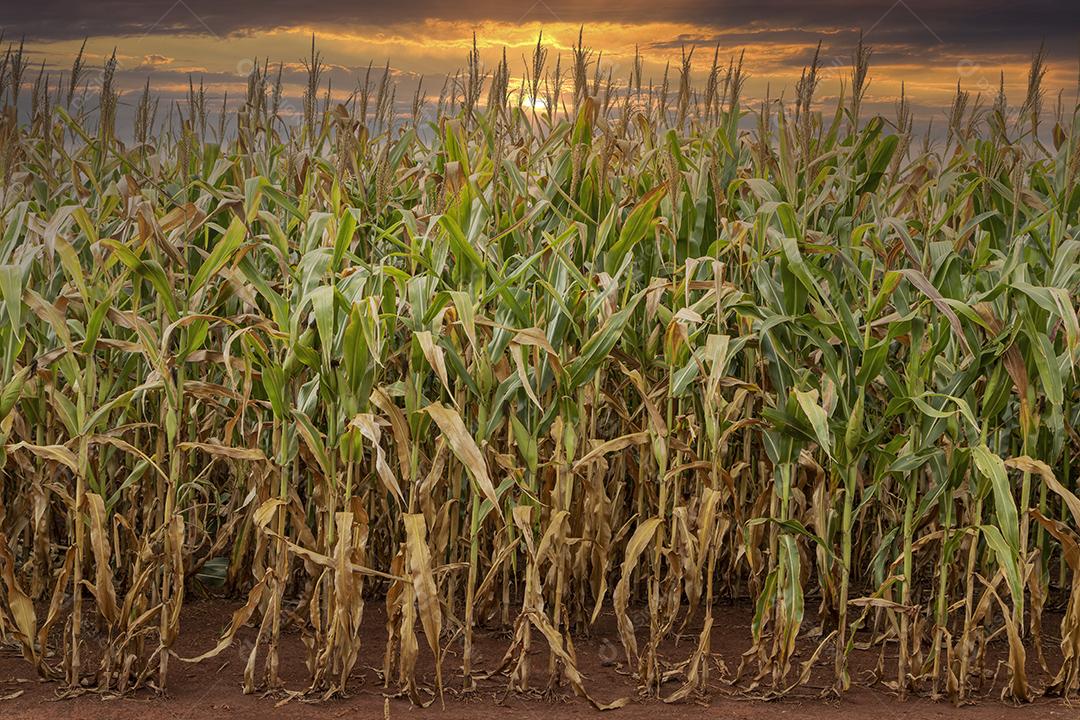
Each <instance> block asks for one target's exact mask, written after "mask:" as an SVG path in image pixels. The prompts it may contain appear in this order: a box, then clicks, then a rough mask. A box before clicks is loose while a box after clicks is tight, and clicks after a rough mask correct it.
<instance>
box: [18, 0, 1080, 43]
mask: <svg viewBox="0 0 1080 720" xmlns="http://www.w3.org/2000/svg"><path fill="white" fill-rule="evenodd" d="M428 18H437V19H442V20H460V21H465V22H479V21H482V20H495V21H503V22H511V23H526V22H528V23H554V22H568V23H579V22H580V23H585V24H586V25H587V24H588V23H590V22H600V21H615V22H625V23H640V22H678V23H687V24H692V25H696V26H699V27H701V28H702V33H701V36H700V37H696V38H689V40H691V41H692V42H700V43H701V44H713V43H715V42H716V41H719V42H720V43H721V44H722V45H723V46H724V47H735V46H738V45H740V44H750V43H771V42H775V43H803V42H808V41H810V42H812V41H814V40H816V39H817V38H818V37H821V36H823V35H824V36H825V37H826V38H827V39H828V37H829V36H828V33H830V32H834V31H836V30H837V29H840V30H842V31H844V32H842V33H841V34H839V35H835V36H834V37H833V39H834V40H847V41H850V39H851V38H852V37H853V36H854V32H853V30H855V29H857V28H862V29H864V30H865V31H866V32H867V33H868V35H869V40H870V41H871V42H872V43H873V44H875V45H878V46H896V47H901V48H906V49H910V50H911V51H912V52H922V51H923V50H928V51H931V52H942V51H943V50H942V46H945V47H947V48H948V52H949V53H950V54H951V55H962V54H964V53H979V54H990V55H993V54H995V53H1000V54H1002V55H1011V54H1015V53H1018V52H1022V53H1028V52H1030V51H1031V50H1032V49H1034V48H1035V47H1037V46H1038V44H1039V43H1040V42H1041V41H1043V40H1045V41H1046V43H1047V47H1048V49H1049V51H1050V52H1051V53H1052V54H1054V55H1061V56H1075V53H1076V50H1077V47H1078V41H1080V2H1078V1H1077V0H1034V1H1028V2H1021V1H1019V0H1011V1H1005V0H989V1H988V2H979V1H978V0H964V1H962V2H956V1H953V2H947V1H940V2H933V1H932V0H899V1H897V0H870V1H869V2H856V1H855V0H847V1H846V2H841V1H839V0H825V1H824V2H797V1H795V0H752V1H750V0H712V1H709V0H676V1H668V2H664V1H662V0H626V1H625V2H619V3H601V2H595V1H594V2H584V1H582V0H520V1H513V0H510V1H507V0H471V1H470V0H466V1H465V2H461V1H458V2H448V1H447V0H393V1H392V2H391V1H383V2H358V1H357V0H317V1H316V2H308V3H303V2H297V1H296V0H260V1H254V0H237V1H233V2H229V1H227V0H160V1H146V2H139V1H138V0H95V1H94V2H86V1H85V0H38V1H37V2H13V1H12V0H4V2H3V3H2V6H0V25H2V26H4V28H5V30H6V33H7V36H8V38H11V37H13V36H19V35H23V34H25V35H26V36H27V38H29V39H38V40H42V39H54V38H80V37H84V36H90V37H93V36H100V35H135V36H141V35H147V34H175V33H197V34H211V35H217V36H222V37H226V36H228V35H230V34H233V33H244V32H249V31H257V30H267V29H272V28H277V27H289V26H295V25H298V24H304V25H311V26H314V27H327V28H331V27H332V28H335V29H342V28H347V27H350V26H351V27H356V28H361V27H369V28H370V27H373V26H374V27H378V26H384V25H389V24H395V23H405V22H413V21H418V20H424V19H428ZM586 31H587V28H586ZM710 33H711V34H710ZM687 39H688V38H661V39H658V46H663V45H677V44H681V43H682V42H685V41H686V40H687Z"/></svg>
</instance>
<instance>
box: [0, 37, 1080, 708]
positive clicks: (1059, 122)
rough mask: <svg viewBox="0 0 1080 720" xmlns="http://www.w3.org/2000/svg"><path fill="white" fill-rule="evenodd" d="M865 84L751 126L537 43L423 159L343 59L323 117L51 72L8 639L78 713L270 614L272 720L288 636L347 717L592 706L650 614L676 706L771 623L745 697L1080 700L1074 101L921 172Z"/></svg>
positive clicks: (309, 101)
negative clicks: (864, 658) (470, 694)
mask: <svg viewBox="0 0 1080 720" xmlns="http://www.w3.org/2000/svg"><path fill="white" fill-rule="evenodd" d="M868 59H869V53H868V52H867V51H865V50H863V49H860V50H859V51H857V52H856V54H855V58H854V63H853V65H854V67H853V70H852V73H851V76H850V77H849V78H848V79H847V81H846V82H845V85H846V88H845V93H844V96H843V97H841V99H840V101H839V103H838V104H836V106H835V112H834V111H833V110H832V109H830V110H828V111H824V112H823V111H822V109H821V105H820V104H819V103H818V102H817V101H816V100H815V92H816V90H817V85H818V82H819V79H820V73H819V70H818V68H817V67H816V64H815V65H812V66H811V67H809V68H807V70H806V71H805V72H804V74H803V76H802V79H801V80H800V81H799V83H798V85H797V87H796V89H795V92H794V93H792V94H791V95H790V97H789V98H788V99H787V100H785V101H778V100H775V99H774V100H769V99H766V100H764V101H761V100H755V101H753V102H747V101H744V99H743V98H742V97H741V93H742V89H743V82H744V79H745V75H744V73H743V71H742V69H741V65H740V62H739V61H738V60H737V59H735V60H733V61H731V62H730V63H724V62H723V61H720V62H717V61H716V60H714V61H713V63H712V67H711V70H709V69H708V68H697V69H695V68H694V59H693V57H692V56H690V55H687V56H686V57H685V60H684V62H683V64H682V65H681V67H675V68H674V69H672V71H671V73H670V77H669V76H667V75H665V77H664V78H663V82H662V84H660V83H656V84H649V83H648V82H642V76H641V70H640V68H641V65H640V63H635V64H634V69H633V70H632V72H631V73H630V76H629V78H628V79H621V80H620V79H619V78H613V77H612V75H611V74H610V73H609V72H608V71H607V70H606V69H605V68H604V67H603V66H601V64H600V63H599V62H598V58H597V57H596V55H595V54H593V53H592V52H590V51H589V50H588V49H586V48H584V47H578V48H576V49H575V51H574V53H573V55H572V57H571V58H570V60H569V61H563V60H561V59H560V60H555V59H553V58H550V57H548V54H547V50H546V49H545V47H544V46H543V44H542V43H541V44H538V45H537V48H536V51H535V52H534V53H533V55H532V57H531V58H529V59H528V60H527V61H526V68H525V73H524V77H523V78H522V79H521V80H520V82H519V80H518V79H517V77H518V75H517V71H516V70H512V69H511V68H510V67H509V66H508V65H507V64H506V61H505V60H504V61H503V63H502V64H500V65H499V66H498V67H496V68H495V69H494V70H491V71H485V70H484V69H482V68H481V66H480V62H479V57H478V56H477V55H475V54H474V55H471V56H470V58H469V65H468V67H467V68H466V69H464V70H463V71H461V72H460V73H458V74H456V75H454V76H452V77H450V78H448V79H447V82H446V84H445V85H444V86H443V90H442V92H441V94H440V95H439V97H438V100H437V102H436V101H435V100H434V99H433V98H427V97H425V96H424V95H423V94H422V93H417V95H416V97H415V99H414V100H413V102H412V110H411V112H405V111H402V107H403V105H404V103H403V102H402V100H401V99H399V98H396V97H395V95H396V91H395V86H394V83H393V80H392V76H391V74H390V73H385V74H383V73H380V72H378V71H377V70H376V71H375V72H369V73H368V75H367V77H366V78H361V82H360V84H359V86H358V90H357V91H356V92H354V93H353V94H352V95H351V96H349V97H348V98H345V99H343V98H342V97H341V96H340V95H339V94H335V95H331V94H330V93H329V91H328V89H327V88H326V87H325V84H324V83H323V81H322V79H321V73H322V69H323V65H322V60H321V58H320V57H319V56H318V54H317V53H314V52H313V54H312V56H311V58H309V60H308V62H307V66H308V71H309V84H308V87H307V90H306V92H305V95H304V98H303V103H302V107H301V109H300V110H299V111H298V112H297V113H296V114H295V115H286V114H285V113H284V112H283V110H282V108H283V106H284V103H283V100H282V98H283V97H284V96H285V94H286V93H285V92H284V91H283V89H282V86H281V84H280V77H281V76H280V74H278V73H277V71H276V69H275V68H274V67H273V66H272V65H268V64H259V63H256V65H255V69H254V71H253V72H252V74H251V77H250V78H249V82H248V92H247V97H246V98H245V99H243V101H242V103H240V104H239V106H237V103H235V102H233V103H230V104H229V105H228V106H223V107H221V108H218V107H212V105H213V103H212V102H211V101H209V100H208V97H207V93H206V92H205V90H203V89H201V88H199V87H198V86H197V85H193V86H192V90H191V93H190V96H189V98H188V99H187V101H186V102H180V103H176V104H173V105H171V106H170V107H168V108H166V107H165V106H163V105H160V103H158V102H157V101H156V100H155V99H154V95H153V92H152V90H151V89H150V88H149V86H148V88H147V91H146V92H145V93H144V94H143V95H142V96H141V97H140V96H138V95H137V94H130V95H124V96H122V97H121V96H120V95H119V93H118V91H117V90H116V89H115V83H114V82H113V76H114V70H115V62H114V61H110V63H107V64H106V66H105V69H104V72H102V73H99V74H96V75H94V77H95V78H96V80H95V82H94V85H93V86H92V87H87V84H86V77H87V75H86V73H87V63H86V62H84V61H83V59H82V58H81V57H80V60H79V61H77V62H76V65H75V67H74V68H73V70H72V71H71V72H70V73H64V74H63V75H61V76H59V77H55V76H54V77H49V76H48V75H47V74H43V75H41V76H39V77H37V78H36V80H35V79H34V77H33V76H34V72H35V71H34V70H33V69H30V70H29V71H28V68H27V60H26V59H25V55H24V54H23V53H22V52H21V50H19V49H17V48H12V49H10V50H9V51H8V53H7V55H6V58H5V59H4V61H3V66H2V72H0V78H2V80H0V98H2V100H3V104H4V108H5V109H4V111H3V115H2V118H0V173H2V174H3V178H4V180H3V183H2V190H0V296H2V300H3V307H2V316H3V321H2V322H0V353H2V361H0V388H2V389H0V439H2V448H3V452H2V454H0V468H2V498H0V503H2V504H0V508H2V516H0V531H2V535H0V580H2V583H0V631H2V635H3V638H4V639H6V641H7V642H8V643H11V644H13V645H15V646H17V647H19V648H21V652H22V654H23V655H24V656H25V658H26V661H27V662H28V663H30V664H32V666H33V667H34V668H35V669H36V671H37V672H38V673H40V674H41V675H42V676H44V677H47V678H53V679H55V680H57V681H58V683H59V684H60V686H61V687H64V688H67V689H68V691H69V692H85V691H87V690H97V691H101V692H107V693H116V692H126V691H130V690H133V689H135V688H138V687H142V686H146V685H148V684H152V685H153V686H154V687H157V688H167V687H168V682H169V676H170V673H174V672H175V671H176V670H175V667H176V664H177V663H179V662H190V661H193V660H198V659H200V658H191V657H180V656H179V654H178V653H177V652H176V651H175V649H174V648H175V645H176V641H177V638H178V637H179V636H180V635H181V633H183V631H184V628H183V627H182V624H181V618H182V617H183V615H184V614H183V608H184V606H185V604H186V603H191V602H194V600H193V597H195V592H194V591H195V590H198V591H199V593H198V594H199V595H204V594H205V592H213V593H225V594H227V595H229V596H231V597H234V598H236V599H237V600H238V601H239V602H238V608H239V609H238V610H237V612H236V614H235V615H234V616H233V618H232V619H231V621H230V622H229V623H228V627H226V628H225V630H224V632H223V634H222V639H221V643H220V644H219V645H218V646H217V647H216V648H205V650H206V653H205V654H204V655H203V656H202V658H201V659H207V658H210V657H212V656H214V655H216V654H219V653H221V652H223V651H224V650H225V649H226V648H227V647H229V646H230V644H231V643H232V642H233V641H234V639H235V638H236V636H237V634H238V633H241V632H242V633H248V634H253V636H254V637H256V638H257V639H256V640H255V641H254V642H253V643H251V644H250V647H249V650H250V660H249V661H248V664H247V667H246V671H245V689H246V690H248V691H253V690H256V689H264V690H265V689H269V690H274V689H276V688H279V687H280V686H281V680H280V674H279V655H280V641H281V637H282V634H283V632H284V631H285V630H286V626H289V627H295V628H297V629H298V631H299V632H300V633H302V635H303V637H304V639H305V643H306V647H307V648H308V657H307V665H308V669H309V670H310V681H309V689H310V691H311V692H312V693H314V694H316V695H320V696H328V695H334V694H338V693H343V692H346V691H347V681H348V679H349V676H350V673H351V672H352V671H353V670H354V669H357V668H358V667H360V666H361V665H363V666H375V667H380V668H382V676H381V677H382V678H383V681H384V682H385V684H386V685H387V686H388V687H390V688H392V689H394V690H400V691H402V692H405V693H407V694H408V695H409V696H410V697H411V698H412V699H413V700H414V701H415V702H417V703H424V702H428V701H429V699H430V698H432V697H436V696H437V695H438V694H439V693H441V692H442V691H443V689H444V688H450V687H454V688H461V687H463V686H464V687H468V686H469V685H470V684H471V683H472V682H473V681H474V679H476V678H478V677H481V676H484V677H502V678H503V681H504V682H505V683H506V684H507V685H508V686H509V688H510V689H512V690H523V689H526V688H529V687H540V688H543V687H549V688H558V687H563V688H565V689H566V690H567V691H573V692H575V693H577V694H579V695H582V696H586V697H587V696H588V693H589V681H588V679H587V678H585V677H583V676H582V674H581V673H580V672H579V671H578V663H577V655H576V653H575V649H574V639H575V638H580V637H582V636H583V635H586V634H588V633H589V632H590V628H593V627H594V626H595V622H596V621H597V618H598V617H600V616H602V615H605V614H607V613H611V612H614V614H615V615H616V617H617V628H618V636H619V637H618V639H619V641H621V645H622V647H621V649H620V652H621V653H623V655H622V656H621V657H620V658H619V663H620V665H621V667H622V669H623V670H624V671H625V672H627V673H628V674H629V676H630V677H631V678H632V682H633V683H634V684H636V686H637V690H638V693H639V694H641V695H647V696H659V697H662V698H665V699H668V700H680V699H693V698H697V697H700V696H701V695H702V694H703V693H705V692H706V691H707V689H708V688H709V687H710V683H715V681H716V680H718V679H720V678H719V673H720V672H721V665H720V664H719V663H717V662H716V659H715V658H714V655H713V653H712V651H711V646H710V641H711V638H712V634H713V632H714V630H715V629H716V627H717V625H718V624H721V622H722V619H723V616H724V614H725V612H726V611H727V610H726V609H725V608H726V606H725V603H727V602H729V601H732V600H736V601H749V602H752V603H753V606H754V616H753V625H752V628H751V633H750V635H749V636H748V637H746V638H745V643H746V647H747V648H748V650H747V652H746V654H745V655H744V656H743V657H742V659H741V662H740V661H739V658H730V657H729V658H726V661H727V662H726V667H727V668H728V670H729V674H728V675H726V676H725V677H724V678H723V679H725V680H728V681H732V680H734V678H733V677H732V676H734V675H735V674H736V673H738V674H739V677H740V678H741V680H739V683H741V686H742V687H747V686H749V685H754V686H756V687H758V688H761V689H765V690H768V691H771V692H776V693H783V692H785V691H787V690H790V689H791V688H795V687H798V686H799V685H800V683H805V682H806V680H807V677H808V675H807V674H806V673H807V670H808V668H810V666H811V665H812V664H814V663H817V664H818V665H820V664H821V663H825V664H827V666H828V667H829V674H830V676H831V677H832V681H831V682H832V683H833V685H834V689H835V690H836V691H837V692H843V691H844V690H845V689H847V688H848V687H849V686H850V684H851V682H852V673H850V672H849V659H850V657H851V654H852V652H853V651H855V649H856V648H862V649H866V648H869V649H871V650H873V651H875V652H879V653H880V656H881V660H880V663H879V668H880V676H879V679H880V680H881V681H882V682H884V683H887V684H888V685H889V686H891V687H893V688H895V689H896V690H897V691H898V692H899V693H901V694H904V693H908V692H919V693H926V694H932V695H934V696H939V697H947V698H952V699H953V700H956V701H960V700H963V699H964V698H966V697H969V696H970V695H971V693H972V692H973V688H974V687H976V686H982V685H983V683H984V681H985V679H986V677H988V676H989V675H992V674H993V673H995V672H998V673H999V680H1003V682H999V687H1002V688H1003V695H1004V696H1005V697H1007V698H1011V699H1015V700H1027V699H1031V698H1033V697H1034V696H1036V695H1037V694H1040V693H1047V694H1068V693H1070V692H1075V691H1076V690H1077V689H1080V535H1078V534H1077V532H1078V523H1080V499H1078V498H1077V496H1076V495H1075V494H1074V490H1075V488H1076V479H1075V478H1076V471H1075V470H1074V469H1073V468H1072V457H1073V453H1074V452H1075V451H1076V449H1077V447H1078V444H1080V437H1078V436H1077V434H1076V432H1075V426H1076V424H1077V410H1078V405H1080V403H1078V400H1080V397H1078V393H1077V388H1078V385H1077V383H1076V382H1075V377H1076V364H1077V361H1078V360H1080V325H1078V321H1077V311H1076V302H1077V301H1076V295H1077V291H1078V288H1080V242H1078V239H1080V238H1078V237H1077V234H1078V232H1080V215H1078V206H1080V190H1078V188H1077V182H1076V181H1077V175H1078V171H1080V124H1078V122H1077V115H1076V113H1074V112H1072V111H1069V110H1067V109H1066V110H1062V108H1061V105H1060V103H1059V105H1058V110H1057V112H1056V113H1055V112H1053V111H1051V110H1049V109H1047V108H1046V107H1044V105H1049V103H1047V102H1044V100H1043V97H1042V95H1043V91H1042V89H1041V87H1040V83H1041V81H1042V77H1043V73H1044V67H1043V64H1042V60H1041V57H1039V56H1037V57H1036V58H1035V62H1034V63H1033V67H1032V71H1031V77H1030V81H1029V88H1028V92H1027V94H1026V97H1023V98H1007V97H1005V94H1004V93H1001V94H1000V95H999V96H998V97H997V98H996V99H991V100H990V101H980V100H978V99H976V98H974V97H971V96H969V95H968V94H967V93H965V92H964V91H963V90H958V93H957V97H956V101H955V103H954V105H953V108H952V110H951V112H950V113H948V120H947V127H943V128H942V130H941V131H940V132H936V131H935V132H934V133H931V134H929V135H927V137H925V138H924V137H921V136H915V134H914V133H913V130H912V126H913V121H912V111H911V108H910V105H909V104H908V102H907V101H906V100H901V102H900V103H899V104H898V106H897V108H896V113H895V116H893V117H888V118H882V117H870V116H868V114H867V113H865V112H864V111H863V110H862V109H861V105H862V104H863V101H864V97H865V93H866V87H867V84H868V79H867V78H868V73H867V61H868ZM694 72H698V73H700V72H705V73H706V76H705V80H704V81H699V82H697V83H694V82H691V77H692V73H694ZM20 93H21V95H20ZM28 94H30V95H32V97H31V100H30V102H29V103H28V102H27V95H28ZM544 98H546V100H545V101H543V102H541V100H542V99H544ZM125 106H131V107H132V108H133V112H134V115H135V121H134V126H133V128H132V129H131V132H123V131H120V130H118V129H117V115H118V110H117V108H118V107H121V108H122V107H125ZM16 107H19V108H22V109H21V112H16V110H15V108H16ZM830 107H832V106H830ZM941 126H942V123H940V122H939V127H941ZM371 603H380V604H385V608H386V618H387V619H386V634H385V635H384V636H382V637H379V636H377V635H376V636H372V635H370V634H365V635H364V636H361V635H360V633H359V628H360V625H361V623H362V621H363V613H364V609H365V605H366V604H367V605H370V604H371ZM1050 608H1054V609H1056V610H1057V611H1060V613H1062V614H1061V615H1060V616H1061V617H1062V618H1063V619H1062V621H1061V624H1060V628H1059V627H1057V623H1056V622H1055V623H1053V624H1052V625H1053V626H1050V624H1048V625H1047V626H1044V624H1043V623H1042V619H1043V616H1044V612H1045V611H1047V610H1048V609H1050ZM1055 617H1058V615H1055ZM224 620H228V619H227V618H226V619H224ZM243 628H248V629H243ZM687 628H693V630H692V631H691V630H688V629H687ZM497 629H503V630H505V631H507V632H506V637H507V638H508V639H507V640H506V642H505V652H506V654H505V658H503V660H502V662H501V663H500V662H497V661H494V660H492V659H490V658H487V659H486V661H485V662H484V663H482V664H480V663H476V662H474V657H473V647H474V640H475V638H476V637H477V634H478V633H487V632H490V631H493V630H497ZM680 629H682V630H683V631H684V632H687V633H691V634H694V635H696V636H697V637H696V638H695V639H693V640H692V641H690V642H688V643H684V644H682V645H680V648H681V649H680V650H679V652H678V654H677V655H672V654H671V653H670V652H665V651H664V650H663V649H662V641H663V640H664V639H665V638H666V637H667V636H669V635H670V634H671V633H673V632H675V631H677V630H680ZM91 633H92V637H93V642H92V643H91V642H90V641H88V639H87V638H88V637H90V634H91ZM1059 637H1060V652H1056V651H1055V652H1052V653H1044V652H1043V648H1044V647H1046V646H1050V645H1053V644H1056V641H1057V639H1058V638H1059ZM1051 640H1052V641H1053V642H1051ZM362 641H363V642H362ZM995 647H998V648H1003V649H1004V650H1003V652H1006V653H1007V657H1008V664H1007V668H1005V669H1003V670H999V669H998V668H996V667H995V663H996V660H995V659H994V658H996V657H1000V655H1001V653H1000V652H995V650H994V648H995ZM537 648H541V649H542V650H543V651H544V652H543V653H542V654H540V655H538V656H537V655H536V654H535V652H534V651H535V650H536V649H537ZM451 650H452V652H451ZM536 657H540V658H545V660H543V661H537V660H536ZM427 658H431V659H433V661H434V667H435V668H436V669H437V672H436V673H435V675H434V676H433V677H428V675H427V674H426V673H421V672H418V670H417V665H418V662H422V663H428V662H430V660H428V659H427ZM806 661H811V662H809V663H807V662H806ZM1040 666H1041V667H1040ZM1037 669H1038V670H1039V675H1040V676H1041V677H1045V678H1047V680H1046V681H1045V682H1042V681H1040V682H1034V681H1031V682H1029V674H1031V673H1033V672H1035V671H1036V670H1037ZM1043 669H1045V671H1043ZM294 689H295V688H294ZM622 702H625V700H620V701H616V703H615V704H620V703H622ZM595 704H597V705H600V703H595Z"/></svg>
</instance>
